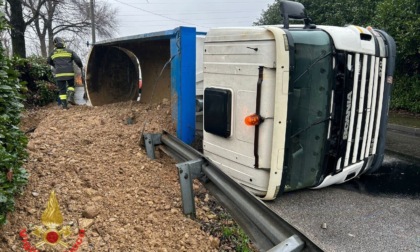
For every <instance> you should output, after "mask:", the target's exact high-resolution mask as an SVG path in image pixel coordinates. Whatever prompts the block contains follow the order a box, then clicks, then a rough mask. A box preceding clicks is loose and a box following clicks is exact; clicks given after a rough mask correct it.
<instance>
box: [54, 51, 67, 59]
mask: <svg viewBox="0 0 420 252" xmlns="http://www.w3.org/2000/svg"><path fill="white" fill-rule="evenodd" d="M55 58H71V53H69V52H56V53H54V54H53V55H52V56H51V59H55Z"/></svg>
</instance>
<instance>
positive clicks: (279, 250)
mask: <svg viewBox="0 0 420 252" xmlns="http://www.w3.org/2000/svg"><path fill="white" fill-rule="evenodd" d="M304 246H305V243H304V242H303V241H302V240H301V239H300V238H299V236H297V235H292V236H290V237H289V238H287V239H286V240H284V241H282V242H281V243H279V244H277V245H276V246H274V247H273V248H271V249H270V250H268V251H267V252H299V251H302V249H303V247H304Z"/></svg>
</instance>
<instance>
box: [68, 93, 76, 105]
mask: <svg viewBox="0 0 420 252" xmlns="http://www.w3.org/2000/svg"><path fill="white" fill-rule="evenodd" d="M67 102H68V103H70V104H71V105H76V102H75V101H74V90H67Z"/></svg>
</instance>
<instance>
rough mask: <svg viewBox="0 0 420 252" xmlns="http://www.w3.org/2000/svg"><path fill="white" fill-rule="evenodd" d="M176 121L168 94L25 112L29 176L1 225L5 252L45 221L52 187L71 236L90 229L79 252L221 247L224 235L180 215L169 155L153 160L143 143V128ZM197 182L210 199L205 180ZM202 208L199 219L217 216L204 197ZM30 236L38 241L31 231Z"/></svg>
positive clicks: (71, 240) (157, 129)
mask: <svg viewBox="0 0 420 252" xmlns="http://www.w3.org/2000/svg"><path fill="white" fill-rule="evenodd" d="M145 121H147V123H146V124H145ZM171 121H172V120H171V114H170V104H169V102H168V101H167V100H163V101H162V102H161V103H160V104H155V105H151V106H149V105H144V104H140V103H137V102H125V103H117V104H111V105H106V106H101V107H88V106H74V107H71V108H70V109H69V110H67V111H66V110H61V109H60V108H59V107H58V106H56V105H50V106H49V107H46V108H43V109H39V110H33V111H27V112H25V114H24V116H23V118H22V124H21V128H22V130H23V131H25V132H28V134H27V135H28V138H29V143H28V151H29V154H30V155H29V159H28V162H27V163H26V165H25V168H26V169H27V170H28V172H29V173H30V178H29V183H28V185H27V187H26V188H25V191H24V193H23V195H21V196H19V197H17V198H16V209H15V211H14V212H12V213H10V214H9V216H8V224H6V225H5V226H3V227H2V228H1V229H0V251H22V250H23V249H22V241H21V239H20V237H19V232H20V231H21V230H22V229H24V228H26V229H28V233H30V231H31V230H33V229H34V227H35V226H37V225H42V224H41V215H42V213H43V212H44V210H45V209H46V205H47V202H48V199H49V195H50V192H51V191H52V190H54V191H55V192H56V195H57V199H58V203H59V206H60V210H61V213H62V215H63V218H64V223H63V224H64V225H69V226H70V227H71V230H72V232H73V233H72V235H71V236H70V237H68V238H67V240H66V242H67V243H68V244H73V243H74V241H75V239H76V238H77V234H78V229H79V228H85V229H86V236H85V238H84V240H83V243H82V245H81V247H80V249H79V251H217V250H218V249H219V248H220V239H219V238H217V237H213V236H212V235H210V234H209V233H207V232H205V231H203V229H202V226H201V224H199V222H197V221H194V220H191V219H190V218H187V217H185V216H184V215H183V213H182V203H181V195H180V189H179V181H178V174H177V169H176V167H175V165H174V164H175V163H174V161H173V160H172V159H170V158H169V157H167V156H165V155H160V158H159V159H156V160H150V159H149V158H148V157H147V156H146V154H145V151H144V150H143V149H142V148H141V147H140V146H139V138H140V134H141V132H142V130H143V127H144V126H145V129H144V131H145V132H155V133H157V132H161V131H162V130H163V129H165V130H167V131H169V132H171V131H173V125H172V123H171ZM194 188H195V190H196V191H197V192H198V193H201V195H205V197H203V198H207V197H208V195H207V192H206V191H205V189H203V188H202V186H201V185H200V184H198V183H196V184H195V185H194ZM204 201H205V200H204ZM197 213H198V215H199V216H198V217H199V219H201V221H202V222H203V220H206V219H207V220H206V221H208V219H214V218H215V217H214V213H212V212H211V210H210V209H209V207H208V206H206V204H204V203H200V204H197ZM29 241H30V242H31V243H32V244H33V245H34V244H35V243H36V242H39V241H40V239H39V238H36V237H35V236H33V235H30V240H29ZM44 247H45V249H46V250H51V248H54V251H56V250H58V251H64V249H63V247H61V246H56V247H50V246H44Z"/></svg>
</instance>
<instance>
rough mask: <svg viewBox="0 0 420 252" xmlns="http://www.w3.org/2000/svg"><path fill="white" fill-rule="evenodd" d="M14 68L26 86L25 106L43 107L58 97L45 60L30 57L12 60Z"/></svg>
mask: <svg viewBox="0 0 420 252" xmlns="http://www.w3.org/2000/svg"><path fill="white" fill-rule="evenodd" d="M13 65H14V68H15V69H16V70H17V71H19V73H20V76H19V79H20V80H21V82H23V83H25V84H26V88H25V90H24V94H25V106H26V107H36V106H45V105H47V104H49V103H51V102H53V101H55V100H56V99H57V97H58V89H57V86H56V85H55V84H54V79H53V75H52V72H51V68H50V66H49V65H48V64H47V60H46V59H45V58H43V57H38V56H31V57H29V58H27V59H18V58H15V59H13Z"/></svg>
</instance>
